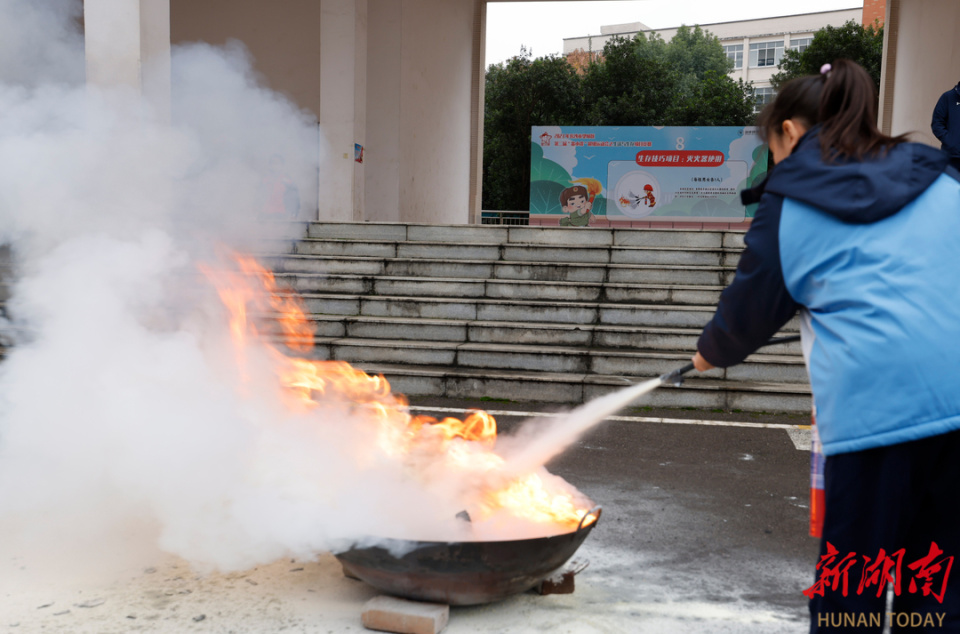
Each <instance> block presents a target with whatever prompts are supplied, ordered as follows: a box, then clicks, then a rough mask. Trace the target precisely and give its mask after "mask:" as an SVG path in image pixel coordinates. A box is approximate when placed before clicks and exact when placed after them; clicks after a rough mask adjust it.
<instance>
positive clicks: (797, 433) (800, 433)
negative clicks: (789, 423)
mask: <svg viewBox="0 0 960 634" xmlns="http://www.w3.org/2000/svg"><path fill="white" fill-rule="evenodd" d="M787 433H788V434H790V440H792V441H793V446H794V447H796V448H797V449H800V450H801V451H810V446H811V444H812V443H813V433H812V432H811V431H810V426H809V425H797V427H796V429H788V430H787Z"/></svg>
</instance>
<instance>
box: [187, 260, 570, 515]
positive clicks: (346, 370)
mask: <svg viewBox="0 0 960 634" xmlns="http://www.w3.org/2000/svg"><path fill="white" fill-rule="evenodd" d="M228 255H229V256H230V258H231V259H232V260H233V261H234V262H235V265H236V269H235V270H224V268H223V267H217V268H214V267H211V266H209V265H200V267H199V268H200V270H201V272H202V273H203V274H204V275H205V276H206V277H207V278H208V279H209V280H211V282H212V283H213V284H214V286H215V287H216V288H217V292H218V294H219V296H220V299H221V301H222V302H223V303H224V305H225V306H226V307H227V309H228V311H229V312H230V332H231V336H232V338H233V341H234V345H235V347H236V354H237V362H238V364H239V366H240V371H241V377H242V378H243V380H244V381H249V380H250V378H249V377H250V374H249V372H248V371H247V368H246V364H247V362H248V359H247V347H248V345H249V344H250V342H251V341H252V340H254V339H256V340H257V342H258V343H262V344H264V345H266V350H267V351H268V354H269V355H270V356H271V358H272V359H273V360H274V361H275V362H276V367H277V368H279V370H278V371H277V379H278V382H279V385H280V387H281V391H282V393H283V394H284V395H285V397H286V402H287V403H288V404H289V405H290V406H291V407H292V408H295V409H297V410H300V411H302V410H310V409H312V408H314V407H317V406H318V405H319V403H320V401H321V400H322V399H324V398H331V397H332V398H338V399H341V400H343V401H344V402H348V403H351V404H352V405H351V406H352V407H354V408H356V409H363V411H364V412H365V413H366V414H367V415H368V416H369V417H370V419H371V420H373V421H374V422H375V423H376V430H377V434H376V445H377V448H378V449H379V450H380V451H381V452H383V454H384V455H387V456H392V457H399V458H404V457H410V456H414V455H417V456H421V455H425V454H429V455H431V456H432V457H433V458H435V459H437V460H439V461H441V462H442V464H443V465H444V467H445V468H451V469H469V470H472V471H474V472H477V473H495V472H496V471H497V469H498V468H501V467H502V466H503V465H504V461H503V459H502V458H500V456H498V455H497V454H495V453H493V448H494V445H495V444H496V440H497V423H496V420H495V419H494V418H493V416H491V415H490V414H488V413H487V412H484V411H480V410H477V411H474V412H472V413H471V414H470V415H469V416H467V417H466V418H465V419H464V420H462V421H461V420H459V419H456V418H444V419H443V420H439V421H438V420H437V419H435V418H433V417H430V416H413V415H411V414H410V413H409V412H408V410H407V401H406V399H405V398H404V397H403V396H400V395H395V394H392V393H391V391H390V384H389V383H388V382H387V380H386V379H385V378H384V377H383V376H370V375H368V374H367V373H365V372H363V371H362V370H359V369H357V368H354V367H353V366H351V365H350V364H348V363H346V362H344V361H317V360H312V359H307V358H303V357H297V356H290V355H287V354H284V353H283V352H282V351H281V349H280V348H279V347H277V346H273V345H270V344H268V343H267V339H268V338H269V334H270V333H269V332H261V331H260V330H259V329H258V328H257V326H256V325H255V323H254V322H253V321H251V319H250V315H251V314H255V315H258V316H260V315H262V316H264V317H269V318H272V319H273V320H274V321H275V323H276V324H278V326H279V331H280V333H279V338H280V339H281V340H282V341H283V344H284V345H286V347H287V348H289V349H291V350H294V351H296V352H299V353H308V352H309V351H310V350H311V349H312V348H313V343H314V334H313V329H312V326H311V324H310V321H309V320H308V319H307V317H306V315H305V312H304V310H303V307H302V304H301V302H300V299H299V297H298V296H297V295H296V294H295V293H294V292H293V291H292V290H289V289H281V288H279V287H278V285H277V283H276V279H275V278H274V276H273V274H272V273H271V272H269V271H267V270H266V269H264V268H263V267H262V266H260V265H259V264H258V263H257V262H256V261H255V260H254V259H253V258H250V257H246V256H242V255H239V254H228ZM492 481H493V482H499V484H497V485H496V488H493V489H491V490H485V491H483V492H482V493H481V495H480V496H479V500H480V501H479V503H478V504H477V505H476V508H471V509H470V515H471V518H472V520H473V521H478V520H479V521H482V520H483V519H485V518H488V517H490V516H491V515H493V514H494V513H498V512H502V511H506V512H508V513H509V514H511V515H513V516H516V517H521V518H525V519H527V520H529V521H531V522H537V523H543V524H552V525H555V526H558V527H561V528H566V529H573V528H575V527H576V526H577V525H578V524H579V523H580V521H581V519H582V518H584V516H585V515H586V514H587V512H588V511H587V509H582V508H577V506H576V504H575V500H574V497H573V495H572V494H570V493H569V492H566V491H564V492H561V493H556V492H551V491H549V489H548V487H547V486H545V484H544V482H543V481H542V479H541V478H540V477H539V476H538V475H536V474H529V475H525V476H522V477H513V478H501V479H499V480H497V479H496V478H494V479H492Z"/></svg>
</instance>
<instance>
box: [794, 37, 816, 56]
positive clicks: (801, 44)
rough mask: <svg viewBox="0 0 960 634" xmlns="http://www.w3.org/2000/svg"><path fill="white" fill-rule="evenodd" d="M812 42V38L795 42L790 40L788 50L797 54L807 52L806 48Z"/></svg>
mask: <svg viewBox="0 0 960 634" xmlns="http://www.w3.org/2000/svg"><path fill="white" fill-rule="evenodd" d="M812 41H813V38H812V37H801V38H800V39H797V40H790V48H791V49H792V50H794V51H796V52H798V53H802V52H804V51H805V50H807V47H808V46H810V42H812Z"/></svg>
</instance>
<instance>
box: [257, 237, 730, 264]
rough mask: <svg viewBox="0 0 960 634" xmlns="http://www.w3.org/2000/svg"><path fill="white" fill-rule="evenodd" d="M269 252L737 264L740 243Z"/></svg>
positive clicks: (418, 245)
mask: <svg viewBox="0 0 960 634" xmlns="http://www.w3.org/2000/svg"><path fill="white" fill-rule="evenodd" d="M265 249H266V250H267V252H268V253H270V254H296V255H302V256H325V257H336V256H339V257H375V258H405V259H415V260H421V259H426V260H436V261H445V260H472V261H475V262H497V261H513V262H516V263H520V262H528V263H538V264H543V263H548V262H556V263H558V264H562V265H565V266H571V263H581V264H587V263H593V264H607V263H613V264H657V265H686V266H729V267H735V266H736V265H737V261H738V260H739V257H740V251H741V250H742V249H740V248H723V247H652V246H635V247H634V246H615V247H589V246H582V245H569V246H564V247H562V248H558V247H556V246H554V245H536V244H503V245H501V244H484V243H461V244H452V243H449V242H392V241H376V240H340V239H304V240H301V241H298V242H290V241H277V242H273V243H269V244H267V245H265Z"/></svg>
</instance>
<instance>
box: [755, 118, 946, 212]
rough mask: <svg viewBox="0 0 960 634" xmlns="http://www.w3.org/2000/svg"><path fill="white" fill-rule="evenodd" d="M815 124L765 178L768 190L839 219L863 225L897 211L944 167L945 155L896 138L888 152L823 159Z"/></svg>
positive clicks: (927, 185) (933, 149) (933, 179)
mask: <svg viewBox="0 0 960 634" xmlns="http://www.w3.org/2000/svg"><path fill="white" fill-rule="evenodd" d="M818 133H819V126H815V127H813V128H811V129H810V130H808V131H807V133H806V134H804V135H803V136H802V137H801V138H800V140H799V141H798V142H797V146H796V147H795V148H794V149H793V153H792V154H790V156H788V157H787V158H786V159H784V160H783V161H781V162H780V163H779V164H778V165H777V168H776V169H775V170H774V171H773V172H771V174H770V177H769V179H768V180H767V182H766V191H768V192H771V193H774V194H779V195H781V196H784V197H787V198H792V199H794V200H797V201H800V202H803V203H806V204H809V205H812V206H814V207H817V208H819V209H822V210H823V211H825V212H827V213H829V214H831V215H833V216H835V217H837V218H839V219H840V220H843V221H844V222H851V223H857V224H866V223H870V222H877V221H878V220H883V219H884V218H887V217H889V216H892V215H893V214H895V213H897V212H898V211H900V209H902V208H903V207H904V206H905V205H907V204H908V203H909V202H910V201H912V200H913V199H914V198H916V197H917V196H919V195H920V194H922V193H923V192H924V191H925V190H926V189H927V187H929V186H930V185H931V184H932V183H933V181H935V180H936V179H937V178H938V177H939V176H940V174H942V173H943V171H944V169H946V167H947V165H948V162H949V159H948V157H947V155H946V154H944V153H943V152H941V151H940V150H937V149H935V148H932V147H930V146H927V145H923V144H920V143H900V144H898V145H896V146H894V147H893V148H891V149H890V150H889V151H888V152H887V153H886V154H883V155H881V156H880V157H877V158H867V159H863V160H855V159H850V160H840V161H838V162H836V163H830V164H826V163H824V162H823V159H822V157H821V156H820V142H819V137H818Z"/></svg>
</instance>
